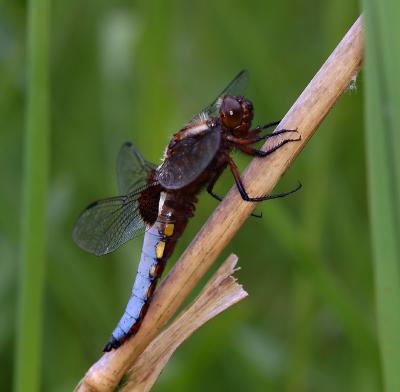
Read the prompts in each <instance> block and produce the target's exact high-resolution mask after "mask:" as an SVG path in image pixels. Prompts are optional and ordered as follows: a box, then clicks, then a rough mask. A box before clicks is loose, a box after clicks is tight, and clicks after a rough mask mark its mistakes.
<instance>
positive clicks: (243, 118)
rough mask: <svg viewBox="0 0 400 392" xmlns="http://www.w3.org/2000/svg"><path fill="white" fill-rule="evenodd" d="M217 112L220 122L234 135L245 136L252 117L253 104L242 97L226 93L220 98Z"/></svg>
mask: <svg viewBox="0 0 400 392" xmlns="http://www.w3.org/2000/svg"><path fill="white" fill-rule="evenodd" d="M219 114H220V118H221V122H222V124H223V125H224V126H225V127H226V128H228V129H229V130H230V131H231V132H232V133H233V134H234V135H235V136H245V135H246V133H247V132H248V130H249V129H250V126H251V121H252V119H253V104H252V103H251V101H249V100H248V99H245V98H244V97H236V96H233V95H226V96H225V97H223V98H222V102H221V106H220V108H219Z"/></svg>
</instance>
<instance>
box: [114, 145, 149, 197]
mask: <svg viewBox="0 0 400 392" xmlns="http://www.w3.org/2000/svg"><path fill="white" fill-rule="evenodd" d="M155 168H156V166H155V165H153V164H152V163H150V162H147V161H146V160H145V159H144V158H143V156H142V155H141V154H140V152H139V151H138V150H137V149H136V147H135V146H134V145H133V144H132V143H131V142H126V143H124V144H123V145H122V147H121V149H120V150H119V154H118V158H117V178H118V188H119V192H120V194H121V195H126V194H128V193H131V192H133V191H134V190H135V189H139V188H142V187H144V186H145V185H146V184H147V182H148V179H149V176H150V173H151V172H152V171H153V170H154V169H155Z"/></svg>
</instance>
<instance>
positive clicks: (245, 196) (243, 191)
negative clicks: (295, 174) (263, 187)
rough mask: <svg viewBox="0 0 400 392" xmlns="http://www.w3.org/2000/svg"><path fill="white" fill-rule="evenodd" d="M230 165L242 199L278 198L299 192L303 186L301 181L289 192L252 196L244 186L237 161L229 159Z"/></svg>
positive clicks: (254, 200) (252, 200)
mask: <svg viewBox="0 0 400 392" xmlns="http://www.w3.org/2000/svg"><path fill="white" fill-rule="evenodd" d="M229 167H230V169H231V172H232V175H233V178H234V179H235V182H236V186H237V188H238V190H239V193H240V196H242V199H243V200H245V201H251V202H258V201H265V200H272V199H278V198H281V197H285V196H288V195H290V194H292V193H294V192H297V191H298V190H299V189H300V188H301V187H302V185H301V183H300V182H299V184H298V186H297V187H296V188H295V189H292V190H291V191H289V192H284V193H276V194H274V195H266V196H259V197H250V196H249V194H248V193H247V192H246V189H245V188H244V185H243V182H242V180H241V178H240V174H239V170H238V168H237V166H236V164H235V162H233V160H232V159H229Z"/></svg>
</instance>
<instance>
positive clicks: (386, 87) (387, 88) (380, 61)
mask: <svg viewBox="0 0 400 392" xmlns="http://www.w3.org/2000/svg"><path fill="white" fill-rule="evenodd" d="M364 5H365V14H366V15H365V16H366V20H365V26H366V29H365V30H366V90H365V91H366V96H365V102H366V110H365V113H366V115H365V119H366V131H367V160H368V162H367V164H368V176H369V198H370V215H371V234H372V246H373V257H374V267H375V287H376V307H377V323H378V334H379V340H380V351H381V359H382V367H383V379H384V385H385V390H386V391H400V372H399V363H400V333H399V332H400V275H399V274H400V268H399V267H400V246H399V242H398V239H399V236H400V227H399V226H400V223H399V222H400V202H399V197H400V154H399V153H398V152H397V151H396V149H397V148H399V146H400V133H399V124H400V112H399V108H400V88H399V87H400V74H399V69H400V24H399V18H400V3H399V2H398V0H385V1H381V2H377V1H374V0H364Z"/></svg>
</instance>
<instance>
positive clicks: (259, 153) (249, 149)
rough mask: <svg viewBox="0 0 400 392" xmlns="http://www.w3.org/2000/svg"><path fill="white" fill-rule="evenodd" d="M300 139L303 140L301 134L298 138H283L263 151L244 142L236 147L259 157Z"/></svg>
mask: <svg viewBox="0 0 400 392" xmlns="http://www.w3.org/2000/svg"><path fill="white" fill-rule="evenodd" d="M299 140H301V136H299V137H298V138H297V139H285V140H282V141H281V142H280V143H278V144H277V145H276V146H274V147H272V148H270V149H269V150H266V151H263V150H257V149H256V148H253V147H250V146H246V145H243V144H237V145H236V147H237V148H238V149H239V150H240V151H242V152H244V153H245V154H247V155H251V156H253V157H259V158H264V157H266V156H268V155H270V154H272V153H273V152H274V151H276V150H278V149H279V148H281V147H282V146H284V145H285V144H286V143H289V142H298V141H299Z"/></svg>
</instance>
